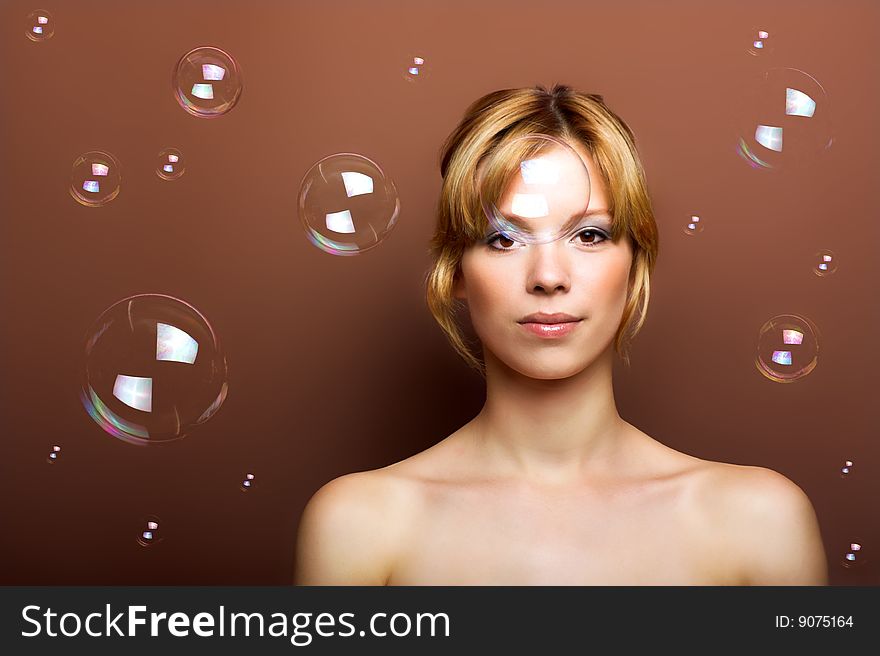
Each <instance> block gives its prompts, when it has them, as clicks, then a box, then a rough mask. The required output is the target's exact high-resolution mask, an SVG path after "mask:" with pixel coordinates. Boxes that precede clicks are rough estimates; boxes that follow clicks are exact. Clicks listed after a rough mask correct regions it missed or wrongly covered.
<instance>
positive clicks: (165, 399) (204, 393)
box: [80, 294, 227, 445]
mask: <svg viewBox="0 0 880 656" xmlns="http://www.w3.org/2000/svg"><path fill="white" fill-rule="evenodd" d="M226 394H227V372H226V358H225V357H224V355H223V353H222V351H221V349H220V345H219V342H218V340H217V337H216V336H215V335H214V330H213V328H211V326H210V324H209V323H208V321H207V320H206V319H205V317H204V316H202V314H201V313H200V312H199V311H198V310H196V309H195V308H194V307H193V306H191V305H189V304H188V303H185V302H184V301H181V300H179V299H176V298H173V297H171V296H164V295H162V294H141V295H138V296H131V297H129V298H125V299H123V300H121V301H119V302H117V303H115V304H114V305H112V306H111V307H110V308H108V309H107V310H105V311H104V312H103V313H102V314H101V316H100V317H98V319H97V320H96V321H95V323H94V324H93V325H92V326H91V328H90V329H89V331H88V333H87V337H86V344H85V372H84V378H83V387H82V390H81V392H80V400H81V401H82V403H83V405H84V407H85V409H86V411H87V412H88V413H89V416H91V417H92V419H94V420H95V422H96V423H97V424H98V425H99V426H100V427H101V428H103V429H104V430H105V431H106V432H107V433H109V434H110V435H112V436H113V437H117V438H119V439H121V440H123V441H125V442H128V443H130V444H138V445H147V444H158V443H163V442H169V441H172V440H178V439H181V438H183V437H185V436H186V435H187V434H189V432H190V431H191V430H192V429H193V428H195V427H196V426H197V425H199V424H202V423H204V422H206V421H207V420H208V419H210V418H211V417H212V416H213V415H214V414H215V413H216V412H217V410H218V409H219V408H220V405H221V404H222V403H223V401H224V400H225V399H226Z"/></svg>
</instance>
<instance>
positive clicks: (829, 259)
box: [813, 250, 837, 277]
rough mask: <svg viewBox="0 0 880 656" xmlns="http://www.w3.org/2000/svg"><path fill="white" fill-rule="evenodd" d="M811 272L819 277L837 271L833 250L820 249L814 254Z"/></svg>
mask: <svg viewBox="0 0 880 656" xmlns="http://www.w3.org/2000/svg"><path fill="white" fill-rule="evenodd" d="M813 259H814V263H815V264H814V266H813V273H815V274H816V275H817V276H819V277H824V276H830V275H831V274H832V273H834V272H835V271H837V258H836V257H835V255H834V253H833V251H829V250H821V251H819V252H818V253H816V255H815V256H814V258H813Z"/></svg>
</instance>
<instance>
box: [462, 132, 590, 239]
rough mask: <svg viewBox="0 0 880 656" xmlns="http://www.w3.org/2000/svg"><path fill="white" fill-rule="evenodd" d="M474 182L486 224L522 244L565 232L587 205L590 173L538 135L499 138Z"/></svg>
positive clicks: (562, 146) (566, 149) (559, 145)
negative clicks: (507, 138)
mask: <svg viewBox="0 0 880 656" xmlns="http://www.w3.org/2000/svg"><path fill="white" fill-rule="evenodd" d="M477 184H478V185H479V191H480V203H481V205H482V208H483V211H484V213H485V215H486V218H487V220H488V221H489V225H490V226H491V228H492V229H493V230H496V231H498V232H500V233H502V234H503V235H505V236H506V237H508V238H509V239H512V240H514V241H518V242H522V243H527V244H539V243H547V242H550V241H554V240H556V239H559V238H561V237H570V236H571V235H573V234H574V233H576V232H577V231H578V230H579V229H580V228H581V227H582V226H581V221H582V219H583V218H584V215H585V214H586V212H587V208H588V206H589V204H590V174H589V172H588V170H587V167H586V166H585V165H584V162H583V160H582V159H581V157H580V155H578V153H577V152H575V150H574V149H573V148H572V147H571V146H569V145H568V144H567V143H565V142H564V141H562V140H561V139H557V138H556V137H549V136H546V135H542V134H530V135H525V136H522V137H517V138H515V139H512V140H510V141H508V142H506V143H505V142H502V143H501V144H500V145H499V146H498V147H497V148H496V149H495V150H494V151H493V152H492V153H491V154H489V155H488V156H487V158H486V160H485V161H484V162H482V163H481V164H480V165H479V167H478V169H477ZM548 219H549V220H548Z"/></svg>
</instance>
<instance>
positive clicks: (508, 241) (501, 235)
mask: <svg viewBox="0 0 880 656" xmlns="http://www.w3.org/2000/svg"><path fill="white" fill-rule="evenodd" d="M499 239H503V240H504V241H503V242H501V245H502V246H504V248H495V247H494V246H492V244H494V243H495V242H496V241H498V240H499ZM516 243H518V242H517V241H516V240H515V239H511V238H510V237H508V236H507V235H505V234H504V233H503V232H496V233H495V234H494V235H492V236H491V237H489V238H488V239H487V240H486V244H487V245H488V246H490V247H491V248H493V249H494V250H496V251H506V250H510V246H513V244H516Z"/></svg>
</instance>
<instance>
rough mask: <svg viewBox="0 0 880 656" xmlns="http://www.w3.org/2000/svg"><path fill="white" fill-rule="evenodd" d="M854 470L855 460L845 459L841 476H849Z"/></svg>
mask: <svg viewBox="0 0 880 656" xmlns="http://www.w3.org/2000/svg"><path fill="white" fill-rule="evenodd" d="M852 470H853V461H852V460H845V461H844V463H843V467H841V468H840V477H841V478H849V476H850V474H852Z"/></svg>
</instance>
